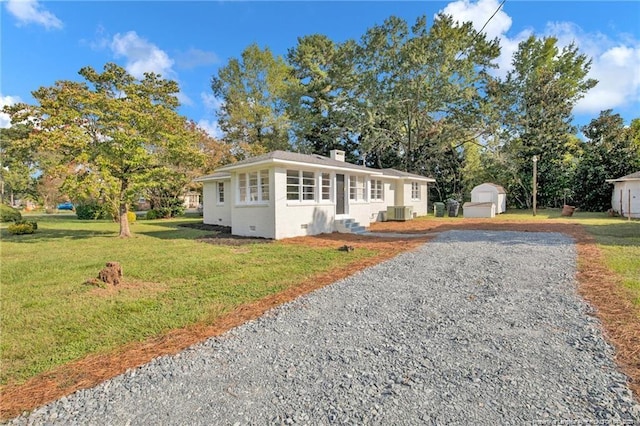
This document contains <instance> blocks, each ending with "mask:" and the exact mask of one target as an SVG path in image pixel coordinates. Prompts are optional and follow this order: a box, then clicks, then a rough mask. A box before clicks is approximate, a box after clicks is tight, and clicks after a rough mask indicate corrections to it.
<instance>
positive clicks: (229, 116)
mask: <svg viewBox="0 0 640 426" xmlns="http://www.w3.org/2000/svg"><path fill="white" fill-rule="evenodd" d="M295 82H296V80H295V79H294V78H293V76H292V73H291V69H290V67H289V66H288V65H287V64H286V63H285V61H284V59H282V58H281V57H275V56H274V55H273V53H271V50H269V49H268V48H265V49H260V47H258V46H257V45H256V44H252V45H250V46H249V47H247V48H246V49H245V50H244V51H243V52H242V55H241V58H240V59H236V58H233V59H231V60H229V63H228V64H227V65H226V66H224V67H222V68H220V69H219V70H218V75H217V76H214V77H212V79H211V89H212V90H213V93H214V95H215V96H217V97H218V98H220V99H221V100H222V106H221V107H220V109H219V111H218V123H219V125H220V128H221V129H222V131H223V132H224V140H225V141H226V142H227V143H230V144H232V145H234V146H236V147H237V146H239V145H240V144H242V143H248V144H249V145H258V146H259V147H262V148H263V149H264V150H267V151H272V150H276V149H288V148H289V130H290V122H289V117H288V115H287V112H286V100H285V98H286V96H287V91H288V90H289V86H290V85H291V84H294V83H295Z"/></svg>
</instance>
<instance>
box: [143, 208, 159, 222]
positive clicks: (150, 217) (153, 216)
mask: <svg viewBox="0 0 640 426" xmlns="http://www.w3.org/2000/svg"><path fill="white" fill-rule="evenodd" d="M146 218H147V220H153V219H157V218H158V212H157V211H155V210H153V209H152V210H149V211H147V216H146Z"/></svg>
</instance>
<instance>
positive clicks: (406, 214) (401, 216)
mask: <svg viewBox="0 0 640 426" xmlns="http://www.w3.org/2000/svg"><path fill="white" fill-rule="evenodd" d="M412 218H413V207H411V206H389V207H387V220H409V219H412Z"/></svg>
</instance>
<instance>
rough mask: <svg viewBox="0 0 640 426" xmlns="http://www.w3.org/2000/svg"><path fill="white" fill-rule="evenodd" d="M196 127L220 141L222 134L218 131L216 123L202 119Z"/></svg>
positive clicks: (218, 127)
mask: <svg viewBox="0 0 640 426" xmlns="http://www.w3.org/2000/svg"><path fill="white" fill-rule="evenodd" d="M198 127H200V128H201V129H202V130H204V131H205V132H207V134H208V135H209V136H211V137H213V138H216V139H222V137H223V136H224V133H223V132H222V130H220V126H218V122H217V121H215V120H214V121H210V120H205V119H204V118H203V119H202V120H200V121H198Z"/></svg>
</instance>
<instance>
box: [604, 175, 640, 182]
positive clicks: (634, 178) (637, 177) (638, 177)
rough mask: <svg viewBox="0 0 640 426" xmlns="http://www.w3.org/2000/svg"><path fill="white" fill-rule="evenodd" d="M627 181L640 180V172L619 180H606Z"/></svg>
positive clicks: (614, 180)
mask: <svg viewBox="0 0 640 426" xmlns="http://www.w3.org/2000/svg"><path fill="white" fill-rule="evenodd" d="M627 180H640V172H635V173H631V174H630V175H626V176H622V177H620V178H618V179H606V182H609V183H613V182H624V181H627Z"/></svg>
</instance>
